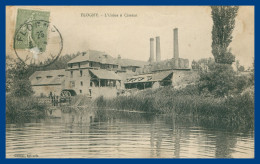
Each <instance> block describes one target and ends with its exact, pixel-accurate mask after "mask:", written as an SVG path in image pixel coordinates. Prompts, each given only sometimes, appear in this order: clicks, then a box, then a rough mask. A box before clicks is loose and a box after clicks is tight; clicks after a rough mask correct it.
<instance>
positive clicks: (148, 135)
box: [6, 110, 254, 158]
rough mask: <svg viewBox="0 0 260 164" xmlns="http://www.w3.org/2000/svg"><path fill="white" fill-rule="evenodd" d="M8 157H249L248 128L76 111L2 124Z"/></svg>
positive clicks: (251, 149)
mask: <svg viewBox="0 0 260 164" xmlns="http://www.w3.org/2000/svg"><path fill="white" fill-rule="evenodd" d="M6 157H7V158H16V157H20V158H27V157H29V158H34V157H36V158H253V157H254V135H253V132H237V131H236V132H231V131H230V130H224V129H220V128H203V127H201V126H199V125H196V123H194V120H192V119H190V118H181V119H180V118H179V119H178V118H173V117H170V116H165V115H151V114H144V113H143V114H141V113H129V112H117V111H107V112H104V111H99V112H97V111H93V110H79V111H77V112H73V113H62V114H61V118H46V119H41V120H31V121H30V122H28V123H16V124H11V123H8V124H7V125H6Z"/></svg>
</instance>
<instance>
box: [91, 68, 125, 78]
mask: <svg viewBox="0 0 260 164" xmlns="http://www.w3.org/2000/svg"><path fill="white" fill-rule="evenodd" d="M89 71H90V72H92V73H93V74H94V75H95V76H97V78H99V79H110V80H121V77H120V76H119V75H117V74H116V73H115V72H113V71H107V70H89Z"/></svg>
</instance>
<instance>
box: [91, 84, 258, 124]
mask: <svg viewBox="0 0 260 164" xmlns="http://www.w3.org/2000/svg"><path fill="white" fill-rule="evenodd" d="M96 105H97V106H98V107H99V108H113V109H118V110H122V109H123V110H137V111H144V112H150V113H155V114H168V115H175V116H178V117H182V116H185V117H186V116H188V117H195V118H197V119H200V120H202V121H205V120H209V121H210V122H211V123H213V124H221V125H223V126H226V127H234V128H242V129H243V128H249V129H253V128H254V93H253V90H252V89H249V90H248V91H245V92H244V93H242V94H237V95H233V96H229V97H226V98H224V97H221V98H216V97H214V96H211V95H200V94H199V91H198V90H197V88H196V87H195V86H188V87H186V88H185V89H181V90H176V89H174V88H172V87H165V88H160V89H156V90H152V89H147V90H144V91H138V92H137V93H136V94H131V95H129V96H118V97H116V98H113V99H104V98H103V97H99V98H98V99H96Z"/></svg>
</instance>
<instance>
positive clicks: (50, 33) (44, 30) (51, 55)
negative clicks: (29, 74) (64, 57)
mask: <svg viewBox="0 0 260 164" xmlns="http://www.w3.org/2000/svg"><path fill="white" fill-rule="evenodd" d="M13 47H14V51H15V54H16V56H17V57H18V58H19V59H20V60H21V61H23V62H24V63H25V64H26V65H31V66H35V67H45V66H48V65H50V64H52V63H53V62H55V61H56V60H57V59H58V58H59V56H60V54H61V52H62V49H63V39H62V35H61V33H60V32H59V30H58V29H57V28H56V27H55V26H54V25H52V24H51V23H50V22H49V21H46V20H32V21H28V22H25V23H24V24H22V25H21V26H20V27H19V28H18V29H17V31H16V33H15V36H14V45H13Z"/></svg>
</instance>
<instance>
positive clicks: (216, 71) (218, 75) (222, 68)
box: [198, 63, 235, 97]
mask: <svg viewBox="0 0 260 164" xmlns="http://www.w3.org/2000/svg"><path fill="white" fill-rule="evenodd" d="M208 69H209V70H208V71H201V72H200V80H199V84H198V86H199V90H200V91H201V92H202V91H203V90H204V89H206V90H208V91H209V92H210V93H212V94H213V95H215V96H222V97H223V96H228V95H229V93H230V91H231V90H233V89H234V88H235V72H234V70H233V68H232V66H231V65H229V64H219V63H212V64H209V65H208Z"/></svg>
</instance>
